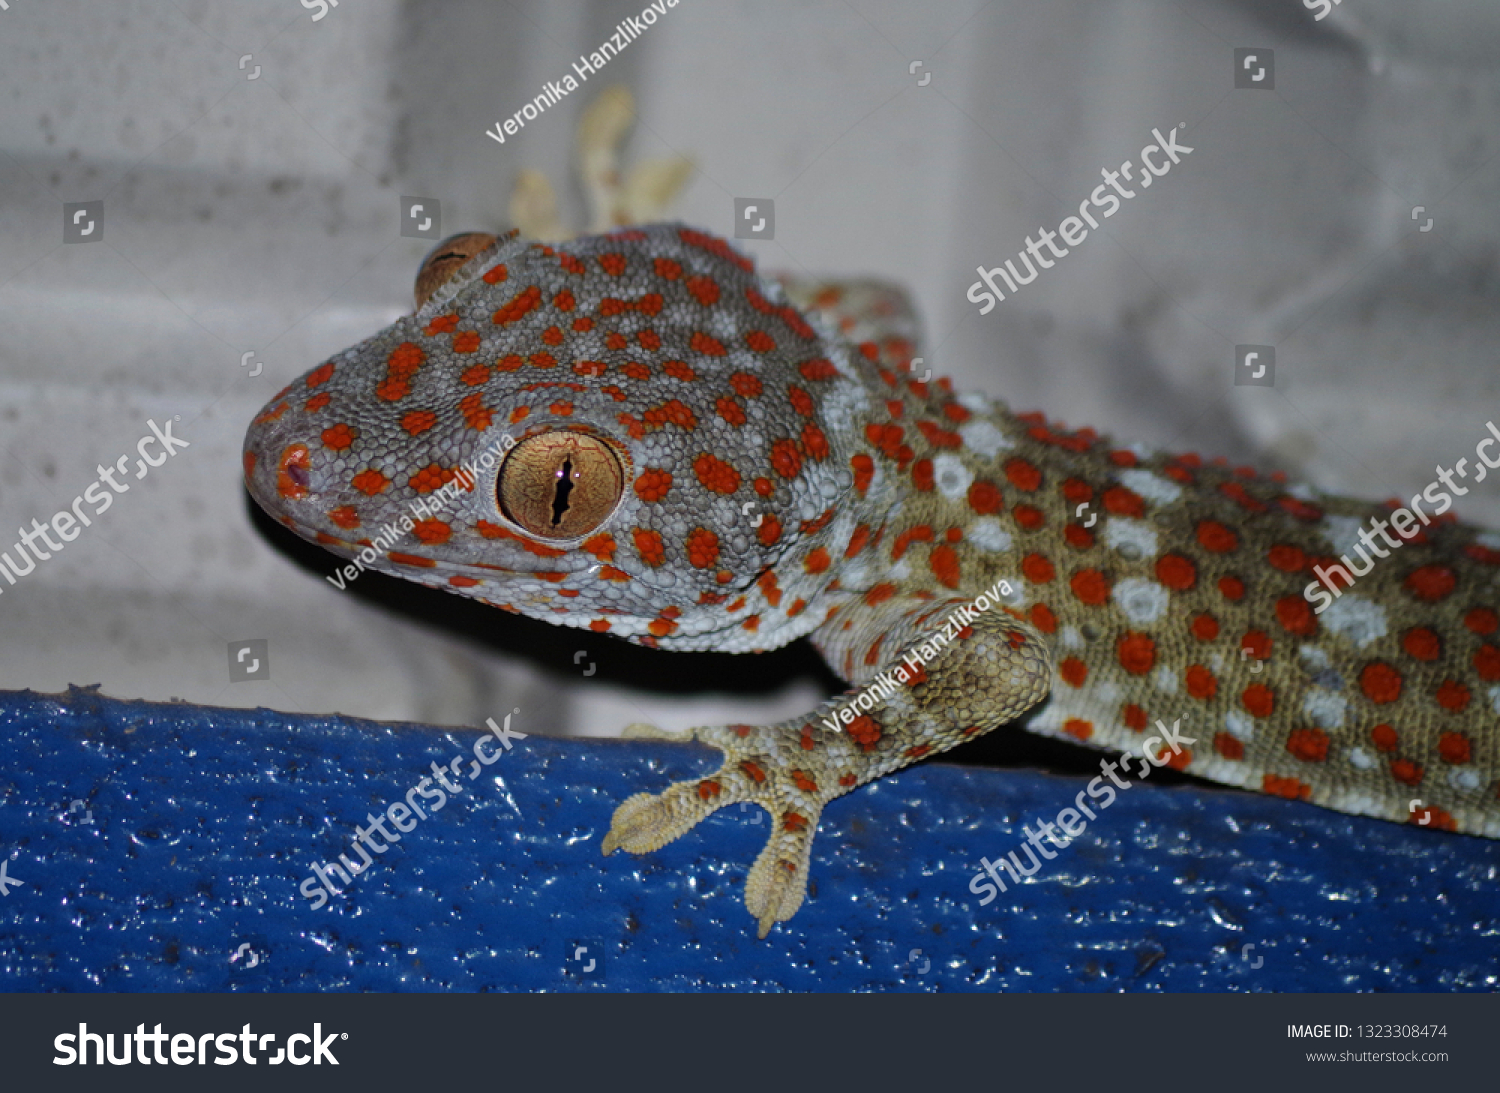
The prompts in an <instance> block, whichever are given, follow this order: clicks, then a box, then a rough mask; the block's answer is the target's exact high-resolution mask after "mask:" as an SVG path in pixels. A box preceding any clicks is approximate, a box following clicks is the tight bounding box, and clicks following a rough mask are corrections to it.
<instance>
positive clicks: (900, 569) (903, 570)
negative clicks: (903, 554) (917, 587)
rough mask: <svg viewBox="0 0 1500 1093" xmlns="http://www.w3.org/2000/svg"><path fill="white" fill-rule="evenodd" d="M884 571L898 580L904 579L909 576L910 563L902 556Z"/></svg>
mask: <svg viewBox="0 0 1500 1093" xmlns="http://www.w3.org/2000/svg"><path fill="white" fill-rule="evenodd" d="M886 573H887V574H888V575H889V576H891V577H893V578H895V579H896V580H898V581H904V580H906V578H908V577H910V576H911V563H910V562H908V561H907V560H906V559H905V558H902V559H901V560H900V561H899V562H897V563H896V564H895V565H893V566H891V567H890V568H889V569H887V570H886Z"/></svg>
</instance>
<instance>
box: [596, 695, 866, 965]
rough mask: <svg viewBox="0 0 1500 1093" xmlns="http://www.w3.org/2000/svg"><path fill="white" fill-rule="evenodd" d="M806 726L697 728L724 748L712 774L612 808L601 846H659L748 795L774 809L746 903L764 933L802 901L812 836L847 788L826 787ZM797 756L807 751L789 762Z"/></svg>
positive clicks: (635, 850)
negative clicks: (828, 808)
mask: <svg viewBox="0 0 1500 1093" xmlns="http://www.w3.org/2000/svg"><path fill="white" fill-rule="evenodd" d="M806 732H807V729H806V727H805V725H804V724H803V723H802V722H801V721H798V722H795V723H783V724H780V725H775V726H767V727H761V728H754V727H751V726H749V725H728V726H715V727H713V728H699V729H694V730H693V732H692V735H693V736H694V737H695V738H696V739H698V740H699V741H701V742H703V743H706V744H711V745H713V746H714V747H717V748H719V749H720V750H722V751H723V752H724V755H725V760H724V765H723V766H721V767H720V768H719V770H718V771H717V772H715V773H714V774H712V775H710V776H709V777H707V778H700V779H697V780H695V781H688V782H677V783H675V784H674V785H671V786H668V787H667V788H666V789H665V790H663V791H662V792H661V793H637V794H636V795H635V796H633V797H631V798H630V799H629V800H627V801H625V803H623V804H622V805H620V806H619V808H617V809H615V814H614V818H613V819H612V820H611V822H610V828H609V833H608V834H606V835H605V836H604V842H603V845H602V847H601V849H602V850H603V852H604V853H605V854H609V853H612V852H613V851H614V850H616V849H622V850H626V851H629V852H630V853H632V854H646V853H650V852H651V851H653V850H657V849H659V848H661V847H663V846H665V845H666V844H667V843H669V842H671V841H672V840H673V839H675V838H677V837H678V836H679V835H683V834H685V833H686V832H688V831H690V830H691V829H692V828H693V827H694V826H696V825H697V823H698V822H699V821H700V820H702V819H704V818H705V817H707V816H710V815H712V814H713V813H715V812H717V811H718V810H719V809H721V808H723V807H724V806H726V805H732V804H736V803H738V802H741V801H750V802H753V803H755V804H758V805H760V806H761V807H762V808H764V809H765V810H766V811H767V812H768V813H770V815H771V824H772V832H771V837H770V839H769V840H768V841H767V843H766V846H765V849H764V850H762V851H761V853H760V857H758V858H757V859H756V861H755V865H754V867H753V868H751V870H750V876H749V878H748V880H747V882H746V886H745V904H746V906H747V907H748V909H749V911H750V913H751V914H752V915H753V916H755V919H756V921H757V923H758V924H759V931H758V932H759V936H761V937H765V936H766V934H767V933H769V932H770V929H771V927H772V926H773V925H775V924H776V923H778V922H785V921H786V920H787V919H789V918H791V917H792V915H794V914H796V912H797V908H799V907H800V906H802V899H803V896H804V895H805V893H806V891H807V871H808V865H809V863H810V861H811V858H812V841H813V835H814V834H815V833H816V831H817V828H818V817H819V816H820V815H821V814H822V811H823V805H824V804H825V803H826V802H827V801H828V800H830V799H832V798H833V797H836V796H838V795H839V794H840V793H842V792H845V789H844V788H842V787H840V786H838V784H837V783H834V790H833V792H831V793H830V792H827V791H825V790H824V789H823V788H821V787H820V786H819V785H818V783H817V781H816V779H817V777H819V776H823V777H824V778H825V780H826V781H829V782H831V783H832V782H833V779H832V778H830V777H828V776H826V774H825V773H824V772H822V771H818V770H813V769H812V767H813V763H812V762H811V761H810V760H811V757H810V756H807V753H806V751H805V750H802V742H803V741H805V740H806V739H807V736H806ZM796 755H802V756H807V758H806V759H804V760H802V761H801V762H802V767H806V768H808V769H802V767H797V768H795V769H792V764H793V763H796V762H798V760H797V759H795V758H792V757H793V756H796Z"/></svg>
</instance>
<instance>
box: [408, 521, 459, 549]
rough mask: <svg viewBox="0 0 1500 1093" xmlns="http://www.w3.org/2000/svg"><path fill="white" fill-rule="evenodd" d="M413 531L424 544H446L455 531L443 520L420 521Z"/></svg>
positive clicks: (413, 527)
mask: <svg viewBox="0 0 1500 1093" xmlns="http://www.w3.org/2000/svg"><path fill="white" fill-rule="evenodd" d="M411 531H412V534H413V535H415V536H416V537H417V538H418V539H420V540H422V542H424V543H429V544H437V543H446V542H447V541H448V539H449V538H450V537H451V536H452V535H453V529H452V528H451V527H449V526H448V525H447V524H445V523H443V521H441V520H418V521H417V522H416V523H415V524H414V525H413V526H412V529H411Z"/></svg>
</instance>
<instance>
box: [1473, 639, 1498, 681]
mask: <svg viewBox="0 0 1500 1093" xmlns="http://www.w3.org/2000/svg"><path fill="white" fill-rule="evenodd" d="M1474 671H1476V672H1478V673H1479V678H1480V679H1482V680H1485V681H1486V682H1493V681H1494V680H1497V679H1500V649H1496V648H1495V647H1494V646H1493V645H1481V646H1480V647H1479V652H1477V653H1475V654H1474Z"/></svg>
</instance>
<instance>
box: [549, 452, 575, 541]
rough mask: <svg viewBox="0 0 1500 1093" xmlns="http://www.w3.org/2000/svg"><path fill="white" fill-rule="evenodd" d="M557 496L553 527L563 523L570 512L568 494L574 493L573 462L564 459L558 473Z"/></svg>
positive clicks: (554, 498) (554, 503)
mask: <svg viewBox="0 0 1500 1093" xmlns="http://www.w3.org/2000/svg"><path fill="white" fill-rule="evenodd" d="M557 479H558V481H557V494H556V495H555V496H554V497H553V498H552V526H553V527H557V525H558V524H560V523H562V518H563V516H564V515H565V514H566V513H567V511H568V494H570V493H572V492H573V461H572V460H571V459H564V460H563V465H562V467H561V468H560V469H559V470H558V472H557Z"/></svg>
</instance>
